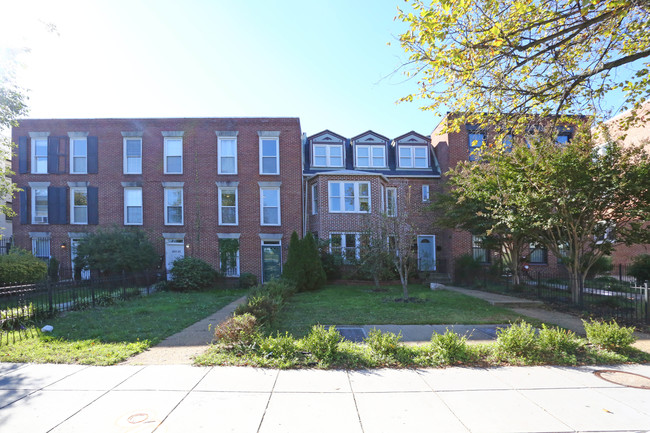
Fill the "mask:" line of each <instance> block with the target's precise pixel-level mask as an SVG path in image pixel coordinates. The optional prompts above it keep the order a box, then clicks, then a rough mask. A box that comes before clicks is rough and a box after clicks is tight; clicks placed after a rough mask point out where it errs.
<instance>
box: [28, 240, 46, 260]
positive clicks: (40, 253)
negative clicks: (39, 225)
mask: <svg viewBox="0 0 650 433" xmlns="http://www.w3.org/2000/svg"><path fill="white" fill-rule="evenodd" d="M32 254H33V255H34V257H38V258H39V259H41V260H49V258H50V238H49V237H35V238H32Z"/></svg>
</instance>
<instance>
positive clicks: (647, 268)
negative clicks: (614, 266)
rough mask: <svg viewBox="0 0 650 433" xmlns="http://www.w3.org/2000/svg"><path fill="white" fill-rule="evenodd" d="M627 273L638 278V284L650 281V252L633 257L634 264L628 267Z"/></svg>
mask: <svg viewBox="0 0 650 433" xmlns="http://www.w3.org/2000/svg"><path fill="white" fill-rule="evenodd" d="M627 274H628V275H630V276H632V277H634V278H636V283H637V284H638V285H641V284H643V283H645V282H648V283H650V254H641V255H638V256H636V257H635V258H633V259H632V264H631V265H630V266H629V267H628V268H627Z"/></svg>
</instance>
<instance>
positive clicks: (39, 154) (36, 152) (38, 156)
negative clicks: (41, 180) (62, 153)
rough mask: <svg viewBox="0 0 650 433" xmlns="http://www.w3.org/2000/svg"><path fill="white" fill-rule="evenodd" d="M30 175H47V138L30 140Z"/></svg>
mask: <svg viewBox="0 0 650 433" xmlns="http://www.w3.org/2000/svg"><path fill="white" fill-rule="evenodd" d="M32 173H35V174H41V173H47V138H33V139H32Z"/></svg>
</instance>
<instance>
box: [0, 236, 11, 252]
mask: <svg viewBox="0 0 650 433" xmlns="http://www.w3.org/2000/svg"><path fill="white" fill-rule="evenodd" d="M12 245H13V238H11V237H8V238H5V237H3V238H0V255H5V254H9V251H11V246H12Z"/></svg>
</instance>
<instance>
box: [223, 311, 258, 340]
mask: <svg viewBox="0 0 650 433" xmlns="http://www.w3.org/2000/svg"><path fill="white" fill-rule="evenodd" d="M257 335H258V331H257V320H256V319H255V317H254V316H252V315H250V314H242V315H236V316H233V317H231V318H229V319H227V320H225V321H223V322H221V323H220V324H218V325H217V326H216V327H215V328H214V341H215V342H217V343H221V344H226V345H250V344H252V343H253V342H254V341H255V339H256V338H257Z"/></svg>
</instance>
